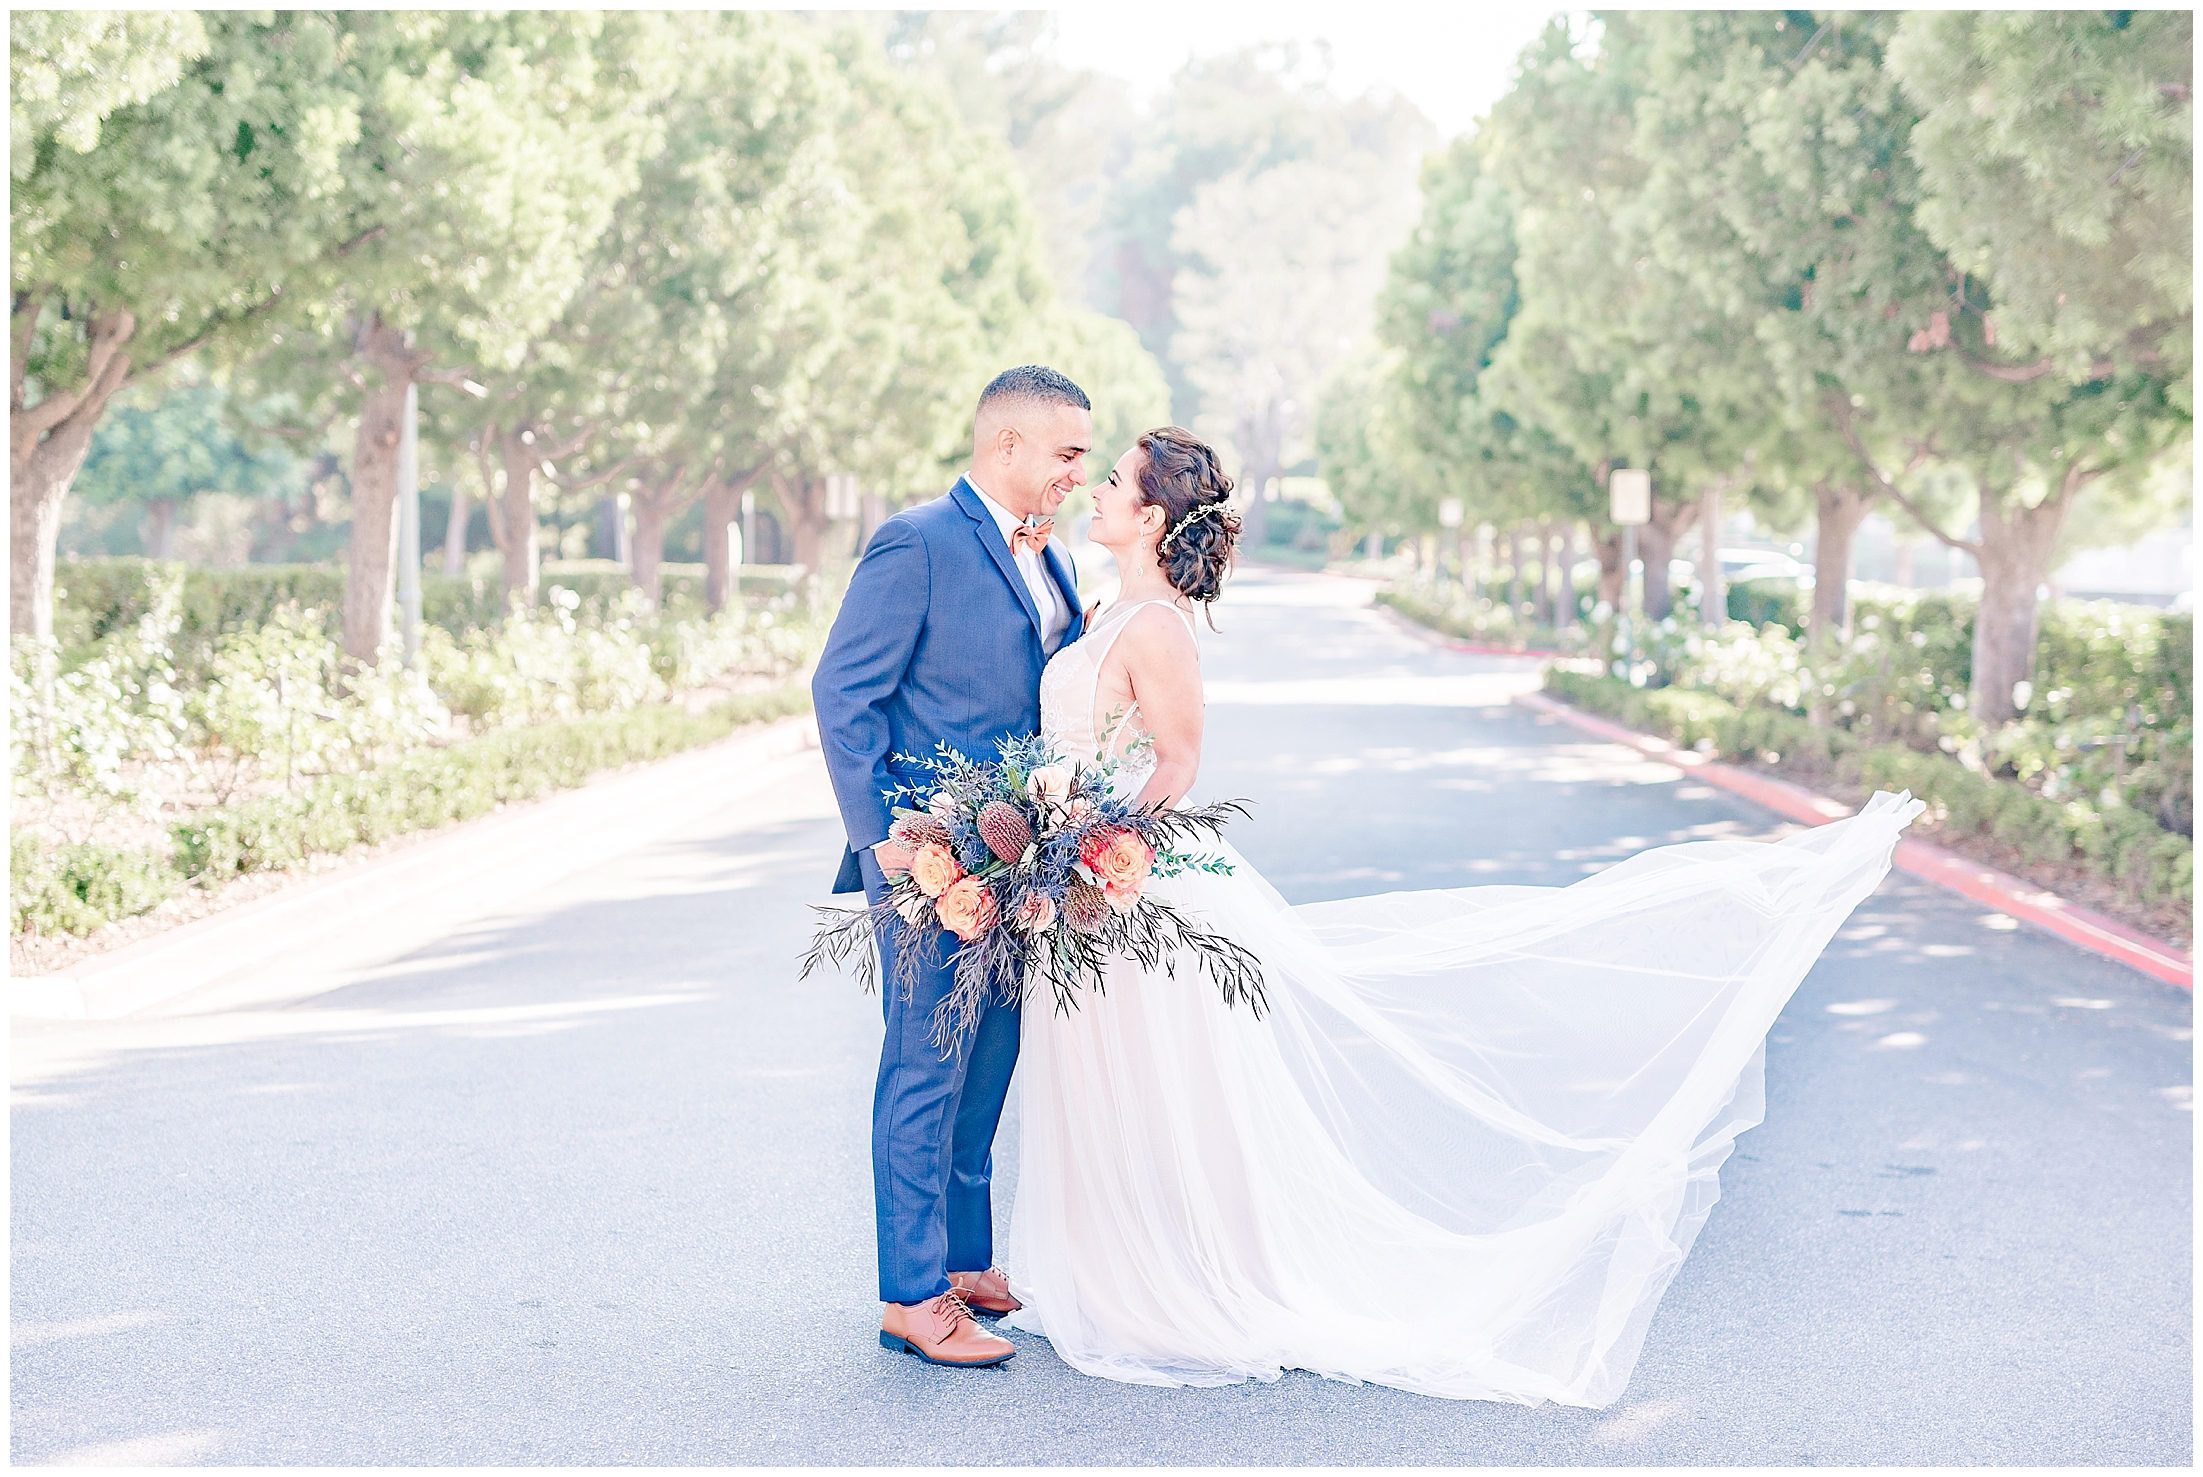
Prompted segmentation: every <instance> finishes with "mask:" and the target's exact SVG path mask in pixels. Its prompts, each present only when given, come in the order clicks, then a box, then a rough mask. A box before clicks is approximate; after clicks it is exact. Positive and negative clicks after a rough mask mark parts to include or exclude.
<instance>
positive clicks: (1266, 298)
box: [1171, 158, 1412, 547]
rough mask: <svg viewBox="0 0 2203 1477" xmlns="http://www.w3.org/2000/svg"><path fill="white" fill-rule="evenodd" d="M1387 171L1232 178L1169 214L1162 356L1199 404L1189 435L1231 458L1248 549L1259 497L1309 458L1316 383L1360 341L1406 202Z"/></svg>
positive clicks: (1363, 162) (1302, 169)
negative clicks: (1171, 324) (1170, 331)
mask: <svg viewBox="0 0 2203 1477" xmlns="http://www.w3.org/2000/svg"><path fill="white" fill-rule="evenodd" d="M1397 163H1398V161H1394V160H1381V159H1370V158H1361V159H1353V160H1348V159H1340V160H1321V161H1319V160H1312V159H1296V160H1292V161H1289V162H1287V163H1283V164H1278V165H1275V166H1273V167H1271V168H1267V169H1262V170H1248V169H1244V168H1243V169H1239V170H1235V171H1233V172H1232V173H1230V174H1227V175H1225V176H1224V177H1223V178H1222V179H1219V180H1216V181H1214V182H1212V183H1210V184H1208V185H1205V186H1203V187H1202V188H1201V190H1200V191H1198V192H1197V193H1196V195H1195V196H1194V199H1193V203H1192V204H1190V205H1188V206H1187V207H1186V208H1185V209H1184V210H1182V211H1180V212H1179V215H1178V220H1177V225H1176V229H1175V233H1174V235H1173V237H1172V243H1173V246H1174V248H1175V249H1176V251H1177V253H1178V255H1179V257H1180V259H1181V260H1182V261H1183V262H1184V265H1183V266H1181V267H1180V269H1179V271H1178V275H1177V279H1176V281H1175V282H1174V283H1173V285H1172V302H1173V306H1174V309H1175V312H1176V316H1177V319H1178V324H1179V327H1178V331H1177V333H1176V334H1175V335H1174V336H1173V337H1172V339H1171V354H1172V357H1173V358H1174V359H1175V360H1176V361H1177V362H1178V364H1179V365H1180V366H1181V367H1182V370H1183V372H1184V374H1185V376H1186V380H1187V382H1188V383H1189V384H1190V385H1191V386H1192V387H1193V388H1194V390H1195V391H1196V392H1197V393H1198V394H1199V396H1200V405H1201V413H1200V415H1199V416H1198V417H1196V418H1195V422H1194V423H1195V425H1196V426H1197V427H1198V428H1200V429H1201V430H1203V431H1204V432H1206V433H1208V434H1210V435H1212V436H1214V437H1215V438H1217V439H1219V440H1222V441H1225V442H1227V443H1228V444H1229V445H1230V447H1231V449H1232V450H1233V451H1234V452H1236V453H1237V455H1238V460H1239V465H1240V477H1241V479H1242V484H1243V486H1244V487H1245V489H1246V495H1247V498H1248V504H1247V506H1248V516H1247V525H1248V526H1247V529H1246V538H1247V540H1248V542H1249V543H1250V544H1252V545H1254V546H1256V547H1260V545H1261V543H1262V537H1263V535H1262V510H1263V505H1264V504H1263V495H1264V488H1265V487H1266V486H1267V484H1268V483H1269V482H1270V480H1271V479H1273V478H1275V477H1277V476H1279V475H1280V474H1281V473H1282V472H1283V471H1284V470H1285V468H1286V467H1288V466H1290V465H1292V464H1294V463H1296V462H1298V461H1301V460H1302V459H1304V458H1305V457H1306V456H1307V455H1308V454H1309V453H1310V451H1311V450H1312V449H1313V448H1312V447H1311V446H1310V445H1309V437H1310V433H1311V431H1312V430H1313V428H1314V422H1315V414H1316V405H1317V401H1318V399H1319V398H1320V395H1321V392H1322V389H1323V385H1324V382H1325V381H1326V380H1327V379H1329V378H1330V376H1331V373H1332V371H1333V370H1334V369H1336V368H1337V367H1338V365H1339V364H1341V363H1343V362H1344V361H1345V359H1346V358H1347V356H1348V355H1349V354H1351V353H1352V352H1353V350H1354V347H1355V345H1356V344H1358V343H1359V342H1360V341H1361V340H1362V339H1363V338H1364V337H1365V336H1366V335H1367V334H1368V332H1369V329H1370V325H1371V321H1372V305H1373V303H1374V301H1375V299H1376V295H1377V289H1378V288H1379V287H1381V286H1382V285H1383V282H1384V267H1385V247H1386V245H1387V243H1388V242H1390V241H1392V240H1395V239H1397V236H1398V234H1399V232H1400V231H1404V230H1405V229H1406V227H1407V224H1408V222H1407V220H1406V219H1404V218H1403V216H1404V211H1403V207H1404V206H1406V205H1408V204H1409V203H1411V201H1412V196H1410V195H1409V193H1408V191H1407V190H1406V189H1405V188H1404V182H1403V181H1402V180H1401V179H1400V178H1399V177H1398V170H1397V167H1396V166H1397ZM1387 165H1392V166H1395V167H1393V168H1387V167H1386V166H1387ZM1395 228H1396V229H1395Z"/></svg>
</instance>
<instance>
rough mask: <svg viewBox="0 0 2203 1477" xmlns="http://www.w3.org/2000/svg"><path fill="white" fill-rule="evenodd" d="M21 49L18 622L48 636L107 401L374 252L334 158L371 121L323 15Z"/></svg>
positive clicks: (14, 439)
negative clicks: (71, 507)
mask: <svg viewBox="0 0 2203 1477" xmlns="http://www.w3.org/2000/svg"><path fill="white" fill-rule="evenodd" d="M9 37H10V48H9V75H10V79H11V84H12V89H13V90H12V103H11V106H12V114H11V122H12V123H13V125H14V134H13V137H12V139H11V143H10V173H11V178H12V183H13V186H14V189H13V195H12V201H11V211H12V214H11V225H12V227H13V231H12V248H11V251H12V254H11V257H10V262H9V268H10V272H11V277H12V285H13V294H14V295H13V302H12V306H11V309H10V312H11V324H12V330H13V331H12V342H11V349H12V351H13V354H12V357H13V363H12V366H11V367H12V379H11V383H10V398H9V433H10V438H9V471H10V475H11V486H10V494H9V510H10V511H9V529H10V541H11V556H10V557H11V565H10V569H11V580H12V584H11V596H10V602H9V627H10V629H11V630H13V631H15V632H17V633H19V634H25V635H29V636H32V637H34V638H37V639H41V640H43V639H46V638H48V637H50V636H51V634H52V630H53V571H54V545H55V538H56V535H57V534H58V533H59V530H60V525H61V506H62V501H63V499H64V498H65V497H66V496H67V494H68V491H69V487H70V485H71V482H72V481H73V479H74V478H75V476H76V473H77V470H78V468H79V467H80V466H81V465H82V463H83V460H84V456H85V453H86V451H87V449H88V448H89V447H90V445H91V440H92V434H93V431H94V429H95V427H96V426H97V425H98V424H99V420H100V417H101V416H102V415H103V414H104V413H105V411H106V409H107V407H108V405H109V403H110V402H111V401H112V400H113V399H114V397H115V396H116V395H117V394H118V393H120V392H121V391H122V390H123V389H124V388H125V387H126V386H129V385H131V384H133V383H143V382H145V381H146V380H147V379H148V378H150V377H151V376H153V375H156V374H158V373H159V372H160V371H161V370H162V369H163V368H165V367H166V366H167V365H169V364H172V363H174V362H176V361H177V360H179V359H181V358H183V357H185V356H186V355H189V354H191V353H193V352H195V351H198V350H200V349H213V350H218V351H219V350H224V349H230V348H234V347H236V346H238V345H239V344H241V342H242V341H243V340H244V338H245V337H246V335H247V333H248V331H250V330H252V329H253V328H255V327H257V325H258V320H260V319H262V318H263V317H264V316H265V315H266V314H267V313H268V312H269V310H270V309H271V308H273V307H274V306H275V305H276V304H277V303H278V301H281V300H284V299H285V298H286V294H289V295H291V296H296V291H297V286H298V284H299V283H300V281H301V279H302V276H303V274H307V273H310V272H311V271H313V270H314V269H316V268H317V267H319V266H322V265H324V264H326V263H329V262H331V261H334V260H337V259H340V258H342V257H343V256H344V255H345V254H346V253H347V252H348V251H349V250H352V249H354V248H356V247H358V246H359V245H360V244H362V240H363V237H362V236H361V235H360V234H359V232H358V230H357V228H356V227H355V226H354V225H353V223H352V221H351V219H350V218H349V217H348V215H347V212H346V211H345V209H344V208H343V205H342V196H343V194H344V179H343V172H342V168H341V166H340V164H339V162H338V161H339V160H340V158H341V157H342V155H343V153H344V151H345V150H346V149H347V148H349V147H350V145H351V143H352V141H353V140H354V139H355V138H356V137H357V132H358V112H357V107H356V94H355V93H353V92H352V91H351V90H350V89H348V88H346V87H345V86H343V85H342V84H341V82H340V81H339V74H340V71H341V46H340V38H339V35H338V29H337V26H336V23H335V22H334V20H333V19H332V18H330V17H328V16H326V15H314V14H311V13H291V14H279V15H274V16H266V15H254V14H248V13H242V12H224V11H216V12H208V13H206V14H205V15H203V16H202V15H197V14H194V13H190V12H182V11H174V12H154V11H130V12H106V11H73V12H72V11H43V12H41V11H18V12H16V13H14V14H13V15H11V16H10V18H9Z"/></svg>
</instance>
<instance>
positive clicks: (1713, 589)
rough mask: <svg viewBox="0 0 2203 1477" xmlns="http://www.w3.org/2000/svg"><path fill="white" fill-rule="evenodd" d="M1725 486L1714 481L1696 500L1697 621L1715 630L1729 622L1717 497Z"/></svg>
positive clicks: (1726, 583) (1719, 498) (1719, 503)
mask: <svg viewBox="0 0 2203 1477" xmlns="http://www.w3.org/2000/svg"><path fill="white" fill-rule="evenodd" d="M1724 487H1725V484H1724V483H1723V482H1722V481H1721V480H1720V479H1719V478H1716V479H1714V480H1713V481H1712V482H1710V483H1708V484H1707V486H1706V491H1705V493H1704V495H1703V496H1701V497H1700V498H1699V499H1698V547H1699V551H1700V552H1699V555H1698V620H1699V624H1701V625H1707V626H1719V625H1722V624H1724V623H1725V622H1727V620H1728V619H1729V585H1728V581H1726V580H1724V579H1723V578H1722V577H1721V524H1722V522H1723V517H1722V511H1721V494H1722V491H1723V490H1724Z"/></svg>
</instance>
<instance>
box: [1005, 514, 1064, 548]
mask: <svg viewBox="0 0 2203 1477" xmlns="http://www.w3.org/2000/svg"><path fill="white" fill-rule="evenodd" d="M1055 531H1056V520H1055V519H1053V518H1043V519H1041V520H1040V521H1039V522H1038V523H1020V524H1018V525H1017V527H1015V528H1013V529H1011V530H1010V552H1011V553H1012V554H1022V553H1024V552H1025V551H1026V550H1027V549H1031V550H1032V551H1033V552H1034V553H1035V554H1042V553H1045V552H1047V549H1048V535H1049V534H1051V533H1054V532H1055Z"/></svg>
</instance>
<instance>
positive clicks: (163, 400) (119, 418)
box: [74, 384, 301, 559]
mask: <svg viewBox="0 0 2203 1477" xmlns="http://www.w3.org/2000/svg"><path fill="white" fill-rule="evenodd" d="M228 398H229V397H228V396H227V395H226V394H225V393H224V392H223V390H222V389H221V388H220V387H219V386H217V385H211V384H195V385H185V386H178V387H175V388H171V389H169V390H168V392H167V393H166V394H164V395H162V396H160V397H159V398H158V399H154V398H152V397H149V396H146V395H144V394H142V393H140V394H135V395H133V394H126V395H124V396H122V397H120V398H119V399H118V400H117V401H116V402H115V404H114V405H113V406H112V408H111V409H110V410H109V413H108V415H107V416H106V418H105V419H104V420H103V421H102V422H101V424H100V428H99V430H98V431H97V432H96V433H94V435H93V437H92V445H91V450H90V452H89V453H88V454H87V455H86V457H85V459H84V466H83V469H82V470H81V471H80V472H78V473H77V477H76V483H75V489H74V490H75V492H76V494H77V495H78V496H79V497H82V498H84V499H86V500H87V501H89V502H93V503H120V502H134V503H142V504H144V506H145V509H146V514H147V518H148V521H149V522H150V523H151V524H152V537H151V538H150V539H148V540H147V548H146V553H147V554H148V555H150V556H151V557H153V558H155V559H167V558H170V557H172V554H173V546H172V543H171V539H172V537H173V535H174V533H175V528H176V516H177V513H178V512H179V510H180V509H181V508H182V507H183V505H184V504H186V503H188V502H189V501H190V500H191V499H192V498H194V497H196V496H198V495H199V494H200V493H203V492H224V493H231V494H235V495H236V496H239V497H247V498H259V497H263V496H266V495H267V494H269V493H270V492H272V491H275V490H276V489H278V488H281V487H285V486H288V485H290V484H292V483H294V482H296V481H297V480H299V476H298V474H299V472H300V470H301V469H300V467H299V464H298V462H297V460H296V459H295V458H294V457H292V456H291V455H290V453H289V452H287V451H286V450H284V449H283V448H282V447H280V446H271V445H268V444H266V438H264V437H252V436H247V435H240V434H239V433H238V430H237V428H236V426H235V425H234V424H233V422H232V419H231V418H230V417H229V416H228V415H226V414H225V413H224V412H225V407H226V405H227V401H228ZM256 443H257V444H256Z"/></svg>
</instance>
